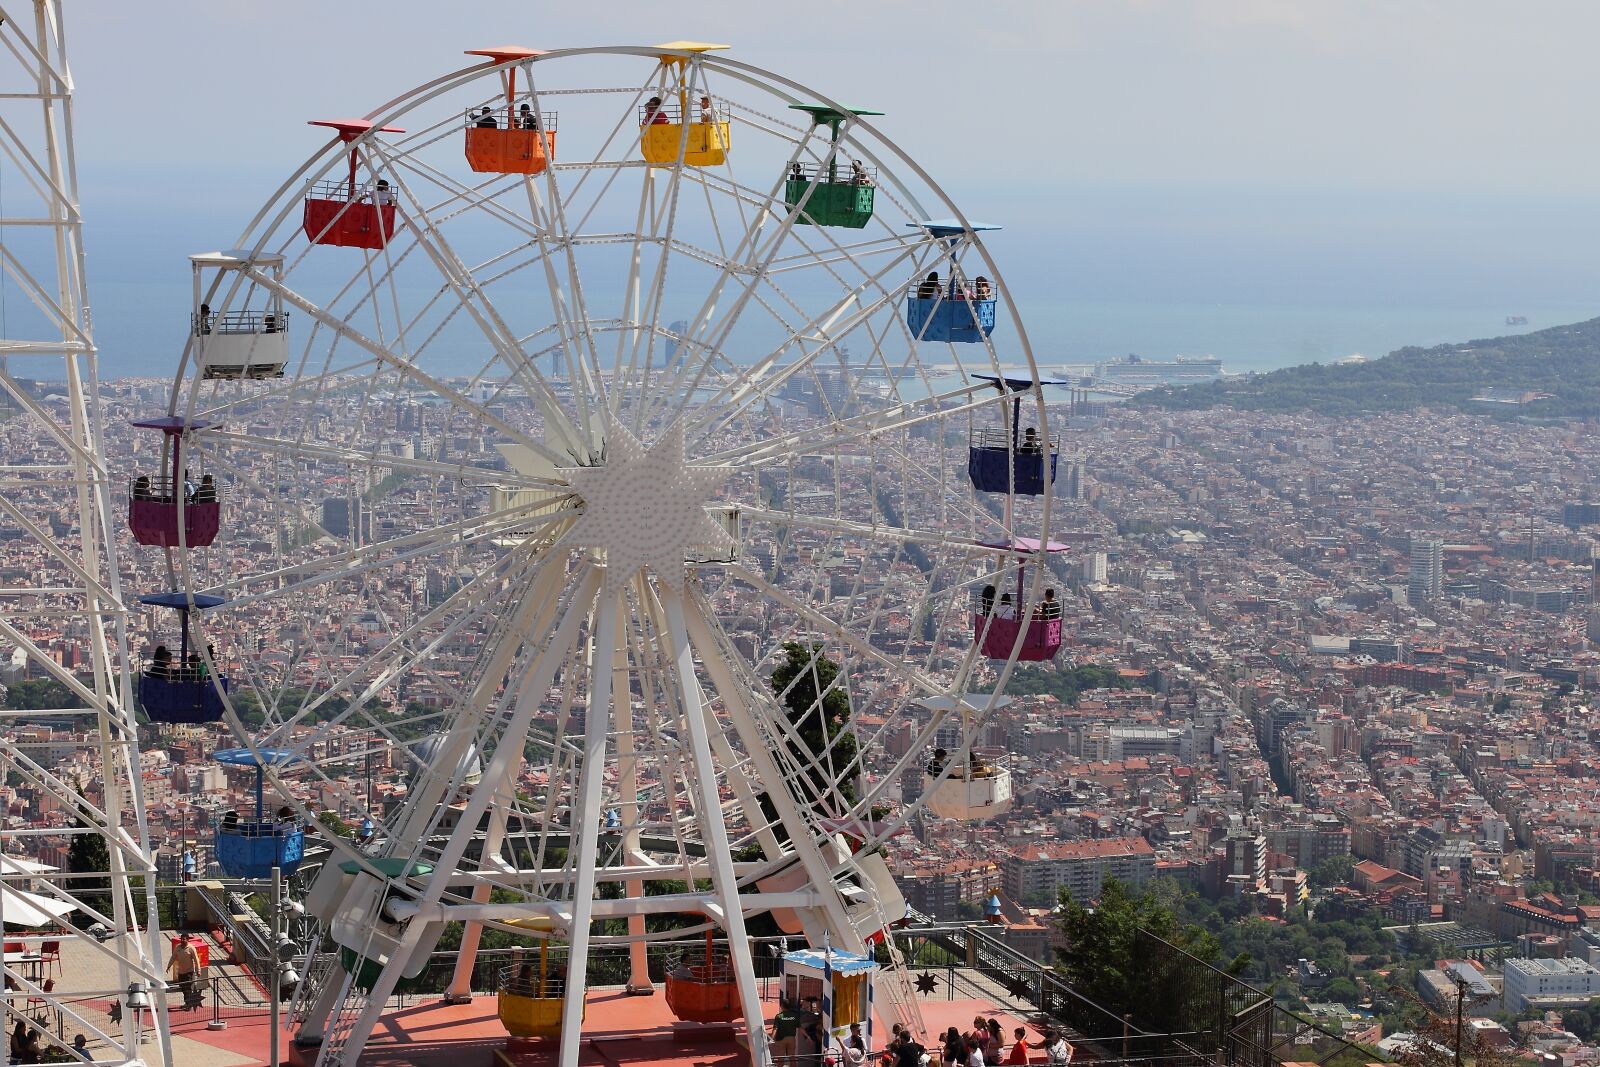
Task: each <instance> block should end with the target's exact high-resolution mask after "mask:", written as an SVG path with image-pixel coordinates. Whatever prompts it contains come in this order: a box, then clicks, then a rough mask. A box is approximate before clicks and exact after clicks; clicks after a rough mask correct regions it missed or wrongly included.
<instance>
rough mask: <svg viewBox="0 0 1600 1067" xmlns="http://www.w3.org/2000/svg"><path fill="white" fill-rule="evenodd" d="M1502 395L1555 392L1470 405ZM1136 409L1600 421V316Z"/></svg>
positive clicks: (1207, 390) (1314, 368)
mask: <svg viewBox="0 0 1600 1067" xmlns="http://www.w3.org/2000/svg"><path fill="white" fill-rule="evenodd" d="M1485 390H1494V391H1495V392H1496V393H1497V394H1504V395H1512V394H1538V393H1548V394H1550V395H1549V397H1548V398H1543V399H1535V400H1531V401H1529V402H1527V403H1522V404H1483V403H1473V402H1472V398H1473V397H1475V396H1479V395H1480V394H1482V393H1483V392H1484V391H1485ZM1129 403H1131V404H1133V405H1135V406H1139V407H1151V408H1165V409H1167V410H1172V411H1203V410H1208V409H1210V408H1214V407H1232V408H1238V409H1241V410H1246V411H1277V412H1287V411H1315V412H1318V413H1319V414H1324V415H1360V414H1367V413H1372V412H1382V411H1404V410H1408V409H1411V408H1419V407H1433V408H1459V409H1462V410H1466V411H1476V412H1483V413H1490V412H1493V413H1500V414H1509V415H1519V416H1526V417H1529V418H1595V417H1600V319H1590V320H1588V321H1587V322H1579V323H1574V324H1573V325H1570V326H1554V327H1551V328H1550V329H1548V330H1537V331H1535V332H1533V333H1525V334H1519V335H1517V336H1514V337H1494V338H1488V339H1485V340H1480V341H1467V342H1464V343H1460V344H1446V345H1439V346H1437V347H1435V348H1416V347H1408V348H1402V349H1399V350H1398V351H1395V352H1391V353H1390V354H1389V355H1387V356H1385V357H1383V358H1382V359H1375V360H1371V361H1370V362H1366V363H1338V364H1332V365H1327V364H1322V363H1308V364H1305V365H1304V366H1299V367H1285V368H1283V369H1281V370H1275V371H1271V372H1269V373H1267V374H1252V375H1248V376H1246V377H1242V378H1227V379H1223V380H1220V381H1214V382H1207V383H1205V384H1203V385H1189V386H1168V387H1165V388H1161V389H1153V390H1150V391H1149V392H1146V393H1141V394H1139V395H1138V396H1137V397H1135V398H1134V399H1133V400H1131V401H1129Z"/></svg>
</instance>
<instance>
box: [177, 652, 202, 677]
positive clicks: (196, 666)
mask: <svg viewBox="0 0 1600 1067" xmlns="http://www.w3.org/2000/svg"><path fill="white" fill-rule="evenodd" d="M183 666H184V680H185V681H190V682H198V681H200V680H201V679H203V678H204V677H205V676H206V665H205V664H204V663H201V662H200V653H198V652H191V653H189V658H188V659H187V660H185V661H184V664H183Z"/></svg>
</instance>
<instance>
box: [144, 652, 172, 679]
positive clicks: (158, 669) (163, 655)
mask: <svg viewBox="0 0 1600 1067" xmlns="http://www.w3.org/2000/svg"><path fill="white" fill-rule="evenodd" d="M149 674H150V677H152V678H159V679H161V680H162V681H167V680H169V679H171V677H172V653H171V652H169V651H167V646H166V645H157V646H156V650H155V652H154V653H153V654H152V655H151V656H150V670H149Z"/></svg>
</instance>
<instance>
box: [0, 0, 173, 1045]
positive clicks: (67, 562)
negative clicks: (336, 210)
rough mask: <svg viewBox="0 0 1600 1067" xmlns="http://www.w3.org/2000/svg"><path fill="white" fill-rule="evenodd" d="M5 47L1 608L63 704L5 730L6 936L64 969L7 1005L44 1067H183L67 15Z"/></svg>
mask: <svg viewBox="0 0 1600 1067" xmlns="http://www.w3.org/2000/svg"><path fill="white" fill-rule="evenodd" d="M0 46H3V50H0V457H3V460H0V461H3V464H4V465H3V466H0V530H4V531H5V532H6V533H7V534H9V538H8V539H7V540H6V541H5V542H4V544H5V555H4V558H5V561H6V563H7V565H8V566H12V567H21V568H23V569H25V571H26V572H27V578H26V580H25V581H15V580H12V581H8V582H7V583H6V586H5V588H4V589H0V656H3V657H4V663H5V664H6V666H7V667H8V673H7V675H6V677H7V681H8V682H9V683H10V684H11V685H12V686H13V687H15V686H16V685H18V684H21V683H30V689H31V691H32V692H31V694H30V695H33V696H35V697H36V696H38V695H40V693H41V691H42V692H43V693H44V694H45V695H48V696H51V697H53V698H54V699H53V700H46V701H42V702H41V701H38V700H34V701H33V702H34V703H43V704H44V705H45V706H47V707H50V708H51V710H49V711H48V712H40V711H37V710H36V711H24V710H12V709H10V708H9V707H8V708H7V709H5V710H3V711H0V781H3V782H4V785H5V787H7V789H8V791H10V790H14V791H15V792H14V793H13V794H12V795H11V796H10V797H9V798H8V799H9V800H10V801H11V802H12V803H15V802H16V800H17V799H21V800H23V801H25V802H28V803H29V807H30V809H31V810H32V811H34V812H35V813H36V814H35V815H34V816H33V817H32V818H31V819H30V820H29V822H28V824H27V825H26V827H25V828H20V829H17V828H12V827H10V826H8V827H7V828H6V829H5V830H4V831H3V832H0V849H3V852H4V858H3V859H0V887H3V891H0V921H3V922H4V923H5V939H6V941H7V942H8V943H12V942H16V941H19V940H20V941H22V942H23V944H24V945H25V946H26V950H27V951H26V953H24V954H23V955H27V956H34V955H38V954H39V950H40V949H41V948H42V947H43V945H44V943H45V942H46V941H55V942H59V943H60V948H61V954H62V963H61V964H60V965H52V964H50V963H49V962H47V961H44V960H38V961H35V960H26V959H22V958H14V957H16V956H17V955H18V954H17V953H16V952H15V950H14V949H12V948H10V947H9V944H8V951H7V954H6V957H5V964H4V975H5V984H6V985H7V986H9V987H11V989H12V990H13V992H12V993H11V995H9V996H6V997H4V998H0V1003H3V1004H4V1008H5V1028H6V1031H7V1032H8V1033H10V1032H12V1031H14V1030H15V1028H16V1027H17V1025H18V1022H19V1021H22V1022H23V1023H24V1025H25V1026H26V1027H27V1028H28V1029H29V1030H30V1031H31V1032H32V1033H34V1034H36V1035H37V1037H38V1041H39V1047H40V1049H41V1051H40V1053H39V1056H38V1057H36V1058H39V1059H49V1058H53V1057H52V1056H51V1053H52V1052H53V1051H55V1050H57V1049H62V1048H68V1047H70V1044H71V1042H72V1039H73V1036H74V1035H75V1034H79V1033H81V1034H84V1035H86V1036H87V1038H88V1040H89V1042H90V1047H91V1054H92V1056H93V1058H94V1060H95V1062H96V1063H101V1064H108V1063H109V1064H133V1063H141V1064H167V1063H170V1062H171V1049H170V1043H169V1038H168V1035H167V1028H166V1015H165V1009H164V1006H163V1004H162V1001H163V999H164V997H163V995H162V989H163V982H162V962H163V960H162V954H161V953H160V951H159V949H158V939H159V933H158V931H157V930H156V922H155V919H156V909H155V896H154V893H153V888H152V887H153V885H154V881H155V877H154V876H155V870H154V866H153V864H152V862H151V856H150V850H149V844H148V835H147V832H146V825H145V816H144V806H143V798H142V794H141V787H140V774H139V770H140V761H139V752H138V747H137V741H138V735H137V731H136V729H135V725H134V720H133V714H132V700H131V699H130V688H129V684H128V677H127V674H126V671H125V663H126V661H127V638H126V613H125V611H124V608H123V597H122V590H121V588H120V583H119V579H118V575H117V566H116V557H115V551H116V543H115V537H114V528H113V525H112V523H113V518H112V510H111V497H110V494H109V482H108V474H107V469H106V466H105V457H104V456H103V455H102V453H101V448H100V446H101V429H102V428H101V423H100V410H99V395H98V386H97V382H96V371H95V347H94V342H93V340H92V338H91V333H90V313H89V302H88V296H87V292H86V290H85V286H84V254H83V244H82V220H81V217H80V215H79V211H78V188H77V177H76V172H75V166H74V157H73V141H72V136H73V118H72V79H71V76H70V74H69V73H68V70H67V50H66V38H65V32H64V27H63V24H62V13H61V9H60V5H59V4H57V3H55V2H53V0H34V2H32V3H26V2H23V3H5V4H0ZM51 683H53V684H51ZM52 705H53V706H52ZM35 724H37V725H35ZM68 735H70V738H71V742H70V744H67V743H66V738H67V737H68ZM68 749H70V751H68ZM64 752H66V753H67V754H66V755H63V753H64ZM74 868H77V869H74ZM138 878H142V881H136V880H135V879H138ZM47 982H48V983H52V985H51V987H50V988H49V989H47V988H46V983H47ZM112 1003H116V1004H121V1005H124V1007H123V1009H122V1010H121V1011H120V1013H119V1012H114V1011H111V1010H109V1005H111V1004H112ZM119 1015H120V1020H118V1016H119ZM114 1020H117V1021H114ZM7 1044H8V1047H7V1048H6V1049H3V1050H0V1055H6V1054H8V1053H9V1043H7ZM69 1055H70V1054H69ZM29 1058H30V1059H31V1058H35V1057H29ZM12 1062H17V1061H16V1060H12ZM24 1062H25V1061H24Z"/></svg>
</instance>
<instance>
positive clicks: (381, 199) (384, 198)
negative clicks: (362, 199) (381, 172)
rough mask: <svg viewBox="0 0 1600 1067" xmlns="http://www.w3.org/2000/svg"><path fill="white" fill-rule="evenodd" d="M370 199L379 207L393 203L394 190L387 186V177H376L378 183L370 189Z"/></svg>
mask: <svg viewBox="0 0 1600 1067" xmlns="http://www.w3.org/2000/svg"><path fill="white" fill-rule="evenodd" d="M372 199H373V200H374V201H375V202H376V203H377V205H378V206H379V207H388V206H389V205H391V204H393V203H394V190H393V189H392V188H390V187H389V179H388V178H379V179H378V184H377V185H376V186H375V187H374V188H373V190H372Z"/></svg>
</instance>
